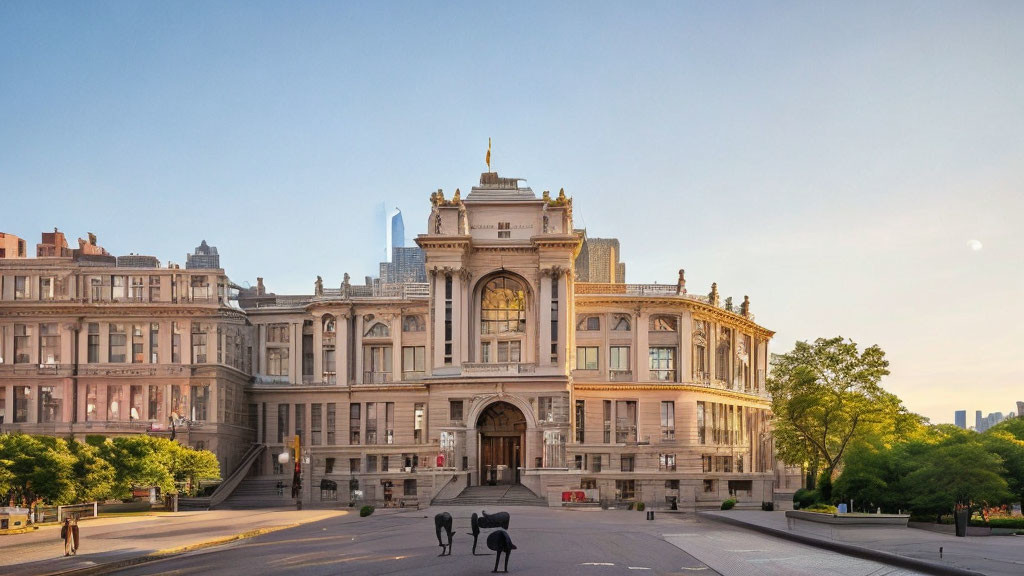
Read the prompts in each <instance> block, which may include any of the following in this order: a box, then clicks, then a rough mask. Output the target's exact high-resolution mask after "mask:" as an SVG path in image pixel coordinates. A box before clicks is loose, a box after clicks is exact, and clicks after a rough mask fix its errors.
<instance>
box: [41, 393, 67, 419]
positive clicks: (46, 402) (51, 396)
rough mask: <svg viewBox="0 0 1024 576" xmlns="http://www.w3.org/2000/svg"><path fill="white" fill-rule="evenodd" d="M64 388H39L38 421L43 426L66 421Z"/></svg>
mask: <svg viewBox="0 0 1024 576" xmlns="http://www.w3.org/2000/svg"><path fill="white" fill-rule="evenodd" d="M63 392H64V388H63V387H61V386H40V387H39V410H38V415H37V421H38V422H41V423H43V424H49V423H51V422H62V421H63V420H64V397H63V396H64V394H63Z"/></svg>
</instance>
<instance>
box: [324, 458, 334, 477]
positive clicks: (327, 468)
mask: <svg viewBox="0 0 1024 576" xmlns="http://www.w3.org/2000/svg"><path fill="white" fill-rule="evenodd" d="M333 473H334V458H327V459H325V460H324V474H333Z"/></svg>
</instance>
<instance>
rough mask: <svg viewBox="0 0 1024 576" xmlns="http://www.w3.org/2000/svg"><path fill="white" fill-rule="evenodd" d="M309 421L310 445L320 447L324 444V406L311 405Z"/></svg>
mask: <svg viewBox="0 0 1024 576" xmlns="http://www.w3.org/2000/svg"><path fill="white" fill-rule="evenodd" d="M309 420H310V422H309V432H310V438H309V444H310V445H311V446H319V445H320V444H322V443H323V432H324V430H323V426H324V424H323V421H324V415H323V404H310V405H309Z"/></svg>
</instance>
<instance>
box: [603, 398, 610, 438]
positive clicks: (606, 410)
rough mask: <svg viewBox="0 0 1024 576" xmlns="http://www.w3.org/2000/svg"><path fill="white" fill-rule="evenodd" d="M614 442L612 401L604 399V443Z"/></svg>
mask: <svg viewBox="0 0 1024 576" xmlns="http://www.w3.org/2000/svg"><path fill="white" fill-rule="evenodd" d="M611 442H612V401H611V400H605V401H604V443H605V444H611Z"/></svg>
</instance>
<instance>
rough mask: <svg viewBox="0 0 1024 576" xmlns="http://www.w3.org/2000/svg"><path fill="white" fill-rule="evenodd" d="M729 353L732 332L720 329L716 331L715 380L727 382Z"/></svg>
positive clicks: (730, 350)
mask: <svg viewBox="0 0 1024 576" xmlns="http://www.w3.org/2000/svg"><path fill="white" fill-rule="evenodd" d="M731 352H732V330H730V329H728V328H725V327H722V328H721V329H720V330H719V331H718V345H717V346H716V347H715V379H717V380H722V381H725V382H728V381H729V368H730V362H729V360H730V357H731V356H732V354H731Z"/></svg>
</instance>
